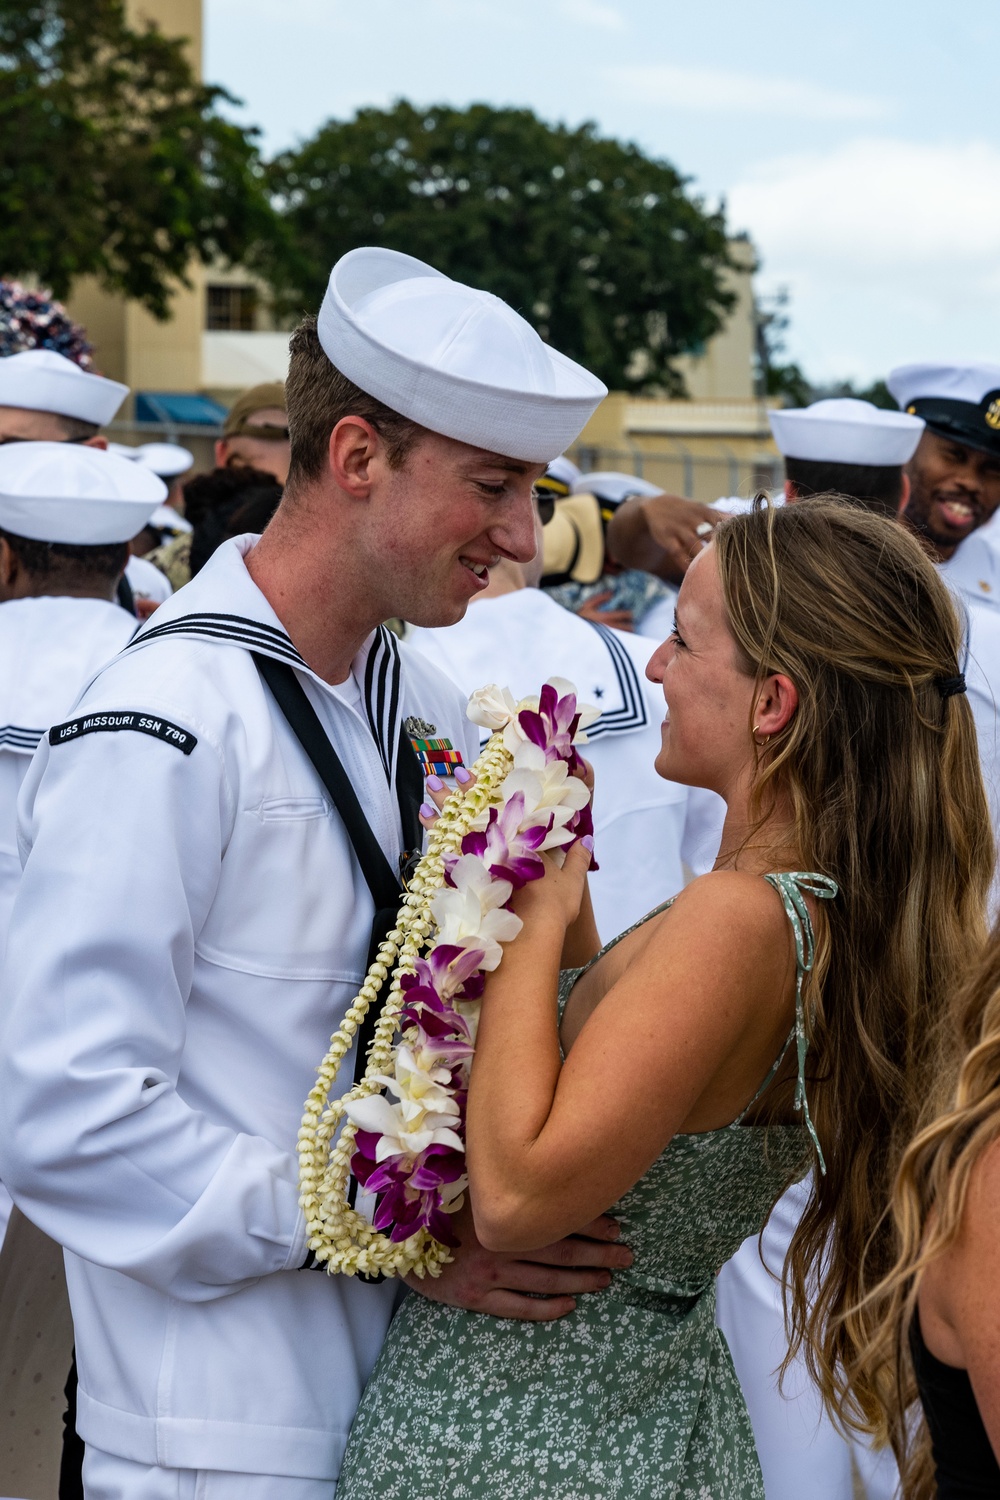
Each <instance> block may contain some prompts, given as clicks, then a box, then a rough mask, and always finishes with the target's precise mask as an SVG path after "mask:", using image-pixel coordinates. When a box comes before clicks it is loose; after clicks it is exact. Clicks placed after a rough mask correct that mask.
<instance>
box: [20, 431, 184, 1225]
mask: <svg viewBox="0 0 1000 1500" xmlns="http://www.w3.org/2000/svg"><path fill="white" fill-rule="evenodd" d="M162 496H163V485H162V484H161V482H160V481H159V480H158V479H155V478H154V477H153V476H152V475H151V474H149V473H136V471H135V469H134V467H133V466H132V465H129V464H123V463H122V461H121V460H120V459H114V458H112V457H111V455H110V454H106V453H98V452H95V451H94V450H93V449H83V448H77V447H71V446H70V445H68V444H64V443H30V442H29V443H17V444H11V445H9V446H7V445H5V446H4V447H2V448H0V958H2V956H3V951H4V948H5V946H6V942H7V923H8V921H9V919H10V911H11V907H12V906H13V904H14V895H15V893H16V891H17V887H18V882H19V881H20V878H21V862H20V860H19V859H18V856H17V843H16V837H15V832H16V822H17V819H16V809H17V796H18V792H19V791H20V789H21V782H22V781H23V779H24V775H25V772H26V771H27V769H28V766H29V765H30V763H31V757H32V755H33V754H34V753H35V747H36V746H37V744H38V742H39V740H40V739H41V738H42V736H43V734H44V733H45V732H46V730H48V728H49V727H50V725H52V724H54V723H55V722H56V720H57V719H60V718H62V717H64V716H65V715H66V714H67V713H68V712H69V710H70V709H71V708H72V706H73V704H74V703H75V701H76V698H77V696H78V694H79V692H80V690H81V688H83V687H84V685H85V684H86V683H87V682H88V681H89V680H90V678H91V677H92V676H93V675H94V673H95V672H96V671H97V669H98V668H99V667H101V666H103V665H104V663H105V662H106V661H109V660H110V658H111V657H112V656H115V655H116V654H117V653H118V652H119V651H120V650H122V648H123V647H124V646H126V645H127V644H128V642H129V640H130V639H131V637H132V635H133V634H134V632H135V629H136V622H135V620H134V618H133V617H132V616H131V615H129V614H127V613H126V611H125V610H123V609H122V608H121V607H120V606H119V605H118V603H117V602H116V601H115V587H116V585H117V583H118V579H119V578H120V577H121V573H122V569H123V568H124V566H125V557H126V551H127V543H128V539H129V537H130V536H133V535H134V533H135V530H136V528H137V527H141V526H142V525H143V524H144V523H145V520H146V519H147V518H148V517H149V515H150V514H151V512H152V511H153V510H154V509H155V507H156V506H157V505H158V504H159V503H160V501H161V499H162ZM129 527H131V528H132V529H131V530H129ZM53 543H54V544H55V546H54V547H53V546H52V545H51V544H53ZM9 1211H10V1200H9V1198H8V1196H7V1194H6V1192H5V1191H4V1190H3V1189H0V1242H2V1240H3V1234H4V1229H5V1227H6V1224H7V1219H8V1216H9Z"/></svg>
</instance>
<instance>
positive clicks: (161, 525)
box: [149, 505, 194, 536]
mask: <svg viewBox="0 0 1000 1500" xmlns="http://www.w3.org/2000/svg"><path fill="white" fill-rule="evenodd" d="M149 525H150V526H155V527H156V528H157V530H159V531H172V532H173V533H174V535H175V536H180V534H181V532H182V531H183V532H185V533H187V532H189V531H193V530H194V527H193V526H192V525H191V522H190V521H188V520H186V519H185V517H184V516H182V515H181V513H180V511H179V510H174V508H173V506H172V505H158V506H157V507H156V509H155V510H154V511H153V514H152V515H151V516H150V518H149Z"/></svg>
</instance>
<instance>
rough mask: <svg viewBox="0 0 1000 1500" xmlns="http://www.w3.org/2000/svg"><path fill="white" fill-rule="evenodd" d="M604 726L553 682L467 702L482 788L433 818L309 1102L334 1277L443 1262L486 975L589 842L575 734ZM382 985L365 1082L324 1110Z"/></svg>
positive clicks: (316, 1191)
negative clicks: (522, 905) (524, 904)
mask: <svg viewBox="0 0 1000 1500" xmlns="http://www.w3.org/2000/svg"><path fill="white" fill-rule="evenodd" d="M598 712H599V711H598V710H597V709H592V708H589V707H586V706H584V707H578V705H577V699H576V689H575V688H574V687H573V685H572V683H569V682H566V681H564V680H563V679H562V678H558V677H556V678H553V679H552V681H551V682H547V683H546V684H545V686H544V687H543V688H542V691H541V694H540V695H539V697H538V698H526V699H524V700H522V702H520V703H515V702H514V699H513V697H512V696H511V694H510V693H509V692H508V691H507V689H503V690H502V691H501V689H500V688H498V687H494V686H491V687H487V688H481V689H480V690H479V691H478V692H476V693H473V695H472V698H471V699H470V702H469V709H468V714H469V718H470V719H471V720H472V721H473V723H475V724H479V725H481V726H482V727H483V728H486V729H489V730H491V731H492V734H491V738H490V740H489V742H488V743H487V745H486V748H485V749H484V750H483V752H482V754H481V755H480V757H479V759H478V760H477V761H476V764H475V766H474V767H473V771H474V773H475V778H476V779H475V781H474V783H472V784H471V785H470V786H469V787H468V788H463V787H461V786H459V787H456V789H455V790H454V791H453V792H452V793H451V795H450V796H449V797H448V799H447V801H446V802H445V804H444V807H443V808H442V809H441V815H440V817H439V818H438V819H437V820H436V821H435V823H434V826H433V828H432V829H431V831H430V834H429V836H428V842H427V852H426V854H425V855H424V856H423V858H422V859H421V861H420V863H419V864H418V865H417V868H416V871H415V872H414V874H413V876H412V878H411V879H410V882H409V885H408V889H407V894H406V895H405V896H404V898H403V901H402V905H401V906H400V909H399V915H398V917H397V919H396V925H395V927H394V928H393V930H392V932H390V933H389V935H388V937H387V938H386V939H385V941H384V942H383V943H382V945H381V947H380V948H379V951H378V954H377V956H376V958H375V961H374V963H373V964H372V965H371V967H370V969H369V970H368V974H367V976H366V978H365V982H364V984H363V985H362V986H361V989H360V991H359V992H358V994H357V995H356V997H355V999H354V1001H353V1003H352V1004H351V1006H350V1008H349V1009H348V1011H347V1014H346V1015H345V1017H344V1020H343V1022H342V1024H341V1025H340V1027H339V1028H338V1030H337V1031H336V1032H335V1033H334V1035H333V1037H332V1038H331V1041H330V1048H329V1051H328V1052H327V1054H326V1056H325V1057H324V1059H323V1061H322V1063H321V1064H320V1068H319V1073H318V1077H317V1081H316V1085H315V1087H314V1088H313V1089H312V1091H311V1092H310V1094H309V1098H308V1099H307V1100H306V1105H305V1114H304V1116H303V1119H302V1126H301V1128H300V1130H299V1141H298V1151H299V1183H300V1187H301V1196H300V1199H299V1201H300V1203H301V1205H302V1208H303V1209H304V1211H305V1214H306V1224H307V1238H308V1244H309V1248H310V1250H311V1251H312V1253H313V1255H314V1256H315V1258H316V1260H317V1261H318V1262H320V1263H321V1264H323V1265H324V1266H325V1268H326V1270H328V1271H330V1272H333V1271H339V1272H341V1273H343V1274H345V1275H348V1276H353V1275H356V1274H358V1273H361V1274H363V1275H374V1274H376V1273H379V1272H380V1273H381V1274H382V1275H384V1276H405V1275H407V1274H408V1273H410V1272H415V1273H416V1274H417V1275H418V1276H423V1275H424V1274H425V1273H427V1272H430V1274H431V1275H432V1276H437V1275H439V1274H440V1271H441V1267H442V1266H443V1265H444V1264H445V1263H446V1262H447V1261H449V1260H450V1259H451V1254H450V1250H449V1246H453V1245H455V1244H457V1239H456V1237H455V1235H454V1233H453V1231H452V1229H451V1226H450V1221H449V1215H450V1214H452V1213H454V1212H456V1211H457V1210H458V1209H459V1208H461V1206H462V1202H463V1193H464V1190H465V1187H466V1184H467V1178H466V1174H465V1145H464V1132H465V1101H466V1095H467V1091H468V1086H469V1072H470V1069H471V1064H472V1054H473V1050H474V1047H475V1038H476V1024H477V1022H478V1019H479V1002H480V996H481V995H482V991H483V984H484V982H485V975H486V974H487V973H488V972H491V971H492V970H494V969H495V968H496V967H497V965H498V964H499V963H500V960H501V957H502V947H501V945H502V944H503V943H509V942H510V941H511V939H512V938H514V937H516V936H517V934H518V932H519V931H520V930H521V926H522V922H521V919H520V917H518V916H516V915H515V913H514V912H512V911H511V910H510V909H509V903H510V900H511V897H512V896H513V894H514V891H515V890H516V889H518V888H519V887H520V886H522V885H525V884H526V883H527V882H528V881H529V880H537V879H538V878H539V877H540V876H542V875H543V874H544V871H545V867H544V864H543V862H542V860H541V858H540V855H541V854H542V852H543V851H545V850H551V851H553V853H554V855H555V857H556V858H557V859H562V858H565V850H564V846H565V845H568V844H571V843H573V842H574V840H575V839H578V838H581V837H582V836H583V835H584V834H587V833H591V832H592V831H593V823H592V820H591V816H590V792H589V790H588V788H587V786H586V785H585V783H584V782H583V780H582V779H581V778H580V777H579V776H578V775H574V774H572V773H573V772H574V771H576V770H578V769H579V768H580V766H581V764H582V763H581V761H580V757H579V755H578V753H577V751H576V748H575V747H576V746H577V745H579V744H585V743H586V738H587V737H586V735H585V733H583V731H584V729H585V728H586V726H587V725H588V724H592V723H593V721H594V720H595V719H596V718H597V717H598ZM421 950H424V956H423V957H421V956H420V955H421ZM387 979H389V980H390V984H389V993H388V995H387V997H386V999H385V1001H384V1003H383V1006H382V1012H381V1015H380V1016H379V1019H378V1023H377V1025H376V1028H375V1036H374V1040H373V1041H372V1045H371V1048H370V1050H369V1053H368V1060H367V1066H366V1068H365V1072H364V1077H363V1078H361V1079H360V1080H359V1081H358V1082H357V1083H356V1084H355V1085H354V1087H353V1088H352V1089H351V1090H350V1092H349V1093H347V1094H345V1095H344V1096H343V1098H341V1099H331V1098H330V1092H331V1090H332V1088H333V1086H334V1083H335V1081H336V1078H337V1073H338V1070H339V1068H340V1065H341V1063H342V1062H343V1060H344V1057H345V1056H346V1055H347V1053H348V1052H349V1051H350V1049H351V1046H352V1044H353V1041H354V1038H355V1036H356V1034H357V1031H358V1028H359V1026H360V1025H361V1022H362V1021H363V1019H364V1017H365V1013H366V1012H367V1010H368V1007H369V1006H370V1005H371V1004H373V1003H374V1001H375V999H376V997H377V996H378V994H379V991H380V990H381V989H382V986H383V985H384V983H385V981H386V980H387ZM397 1034H399V1035H398V1040H397ZM387 1093H388V1094H389V1095H391V1096H393V1097H391V1098H389V1097H387V1096H386V1095H387ZM352 1173H353V1175H354V1176H355V1177H356V1179H357V1181H358V1182H359V1183H360V1184H361V1185H362V1186H363V1187H365V1189H366V1190H367V1191H368V1192H370V1193H376V1194H378V1198H377V1204H376V1209H375V1213H374V1217H373V1221H372V1222H369V1220H368V1219H367V1218H366V1217H365V1216H364V1215H363V1214H362V1213H359V1212H358V1211H357V1210H356V1209H355V1208H352V1207H351V1205H350V1203H349V1202H348V1187H349V1179H350V1177H351V1175H352Z"/></svg>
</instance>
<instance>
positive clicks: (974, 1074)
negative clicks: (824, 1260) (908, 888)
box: [855, 928, 1000, 1500]
mask: <svg viewBox="0 0 1000 1500" xmlns="http://www.w3.org/2000/svg"><path fill="white" fill-rule="evenodd" d="M957 1011H958V1015H959V1017H960V1019H961V1027H960V1035H961V1037H962V1039H963V1040H964V1041H965V1042H966V1044H967V1045H968V1046H969V1047H970V1049H971V1050H970V1051H969V1052H968V1055H967V1056H966V1057H965V1060H964V1062H962V1064H961V1069H960V1072H959V1076H958V1084H957V1087H956V1089H955V1090H954V1092H953V1094H952V1098H951V1100H950V1101H949V1107H948V1108H947V1109H946V1110H945V1111H944V1112H943V1113H942V1114H941V1115H940V1116H939V1118H938V1119H937V1120H935V1121H934V1122H933V1123H932V1124H931V1125H929V1126H927V1127H926V1128H925V1129H924V1130H923V1131H921V1132H920V1134H919V1135H918V1136H917V1137H916V1138H915V1140H914V1141H913V1143H912V1145H911V1146H910V1147H909V1149H908V1150H907V1152H906V1154H905V1156H904V1157H903V1163H902V1166H901V1168H900V1173H899V1180H898V1182H897V1184H896V1190H895V1193H894V1195H893V1211H894V1216H895V1220H896V1226H897V1230H898V1234H899V1244H900V1252H899V1258H898V1260H897V1263H896V1265H895V1267H894V1269H893V1271H892V1272H891V1274H890V1275H889V1276H888V1277H887V1278H886V1279H885V1280H884V1281H883V1282H882V1284H881V1285H880V1286H879V1287H877V1288H876V1289H875V1291H874V1292H873V1293H872V1296H871V1298H870V1299H869V1302H868V1305H867V1309H868V1314H869V1317H870V1316H871V1312H872V1311H873V1310H876V1311H877V1312H878V1313H879V1314H880V1317H879V1321H878V1322H877V1323H876V1324H875V1336H874V1338H873V1339H872V1342H871V1343H870V1345H869V1346H868V1348H867V1349H865V1350H864V1351H863V1352H862V1354H861V1356H860V1357H859V1359H858V1361H857V1364H856V1366H855V1370H856V1373H857V1374H858V1375H859V1376H860V1377H861V1378H862V1379H864V1380H865V1382H866V1383H872V1382H881V1383H882V1386H883V1392H884V1396H885V1422H886V1430H887V1432H888V1435H889V1437H890V1438H891V1441H892V1444H893V1447H894V1449H895V1450H896V1455H897V1457H898V1458H899V1460H900V1469H901V1472H902V1476H903V1493H904V1495H905V1496H906V1500H932V1497H934V1496H940V1497H942V1500H974V1497H980V1496H987V1495H988V1496H996V1495H1000V1462H998V1457H1000V928H997V929H996V930H995V931H994V933H993V935H992V937H991V939H990V942H989V944H988V946H987V947H986V949H985V951H984V952H983V954H982V956H981V958H980V959H979V961H978V963H977V964H976V966H975V968H974V970H973V972H972V974H971V975H970V977H969V980H968V982H967V984H966V985H965V987H964V989H963V990H962V992H961V993H960V995H959V997H958V1004H957ZM949 1061H950V1059H949V1058H948V1057H947V1055H946V1056H945V1057H944V1058H943V1059H942V1071H943V1072H944V1073H945V1074H947V1072H948V1063H949ZM951 1071H952V1076H954V1069H952V1070H951ZM917 1395H919V1398H920V1403H921V1408H922V1413H921V1410H920V1409H919V1408H916V1409H915V1408H914V1406H913V1402H914V1399H915V1396H917ZM921 1416H922V1420H921Z"/></svg>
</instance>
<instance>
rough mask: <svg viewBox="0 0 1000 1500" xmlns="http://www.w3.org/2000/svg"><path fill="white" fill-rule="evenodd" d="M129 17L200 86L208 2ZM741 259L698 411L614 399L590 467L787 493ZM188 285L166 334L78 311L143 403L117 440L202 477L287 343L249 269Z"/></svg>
mask: <svg viewBox="0 0 1000 1500" xmlns="http://www.w3.org/2000/svg"><path fill="white" fill-rule="evenodd" d="M126 10H127V13H128V16H129V18H130V19H131V20H132V21H133V22H135V23H141V22H143V21H154V22H155V23H156V24H157V25H158V26H159V27H160V28H161V29H162V30H163V31H164V32H166V33H167V34H168V35H173V36H182V37H185V38H187V41H188V47H189V52H190V56H191V60H192V63H193V64H194V66H195V68H196V69H197V70H198V72H199V73H200V71H201V47H202V0H126ZM732 248H733V259H734V262H735V267H734V269H733V270H732V271H731V272H730V273H729V279H730V284H731V286H732V289H733V290H734V291H735V293H736V305H735V307H734V310H733V312H732V314H731V316H730V318H729V320H728V322H727V324H726V326H725V327H724V328H723V329H722V330H721V332H719V333H718V334H717V335H716V336H715V338H713V339H712V340H711V341H710V342H709V343H708V345H707V346H706V348H705V350H704V352H703V353H702V354H699V355H698V356H686V357H685V358H684V359H682V360H681V361H680V362H679V363H680V368H681V370H682V372H683V375H684V379H685V383H686V385H687V389H688V393H689V397H690V399H689V400H683V401H679V400H659V399H655V398H646V397H636V396H631V395H628V394H625V393H622V392H613V393H612V394H611V395H610V396H609V397H608V399H607V400H606V401H605V402H604V403H603V404H602V405H601V407H600V409H599V410H598V411H597V412H596V413H595V415H594V417H593V418H592V419H591V421H590V422H589V423H588V424H587V427H586V428H585V429H584V432H583V433H582V435H581V437H580V440H579V443H578V444H577V445H576V447H575V448H574V450H573V456H574V457H575V458H576V460H577V462H579V463H580V465H581V467H583V468H585V469H589V470H593V469H620V470H624V471H626V472H628V473H635V474H641V475H643V476H644V477H645V478H647V479H650V480H652V481H653V482H654V483H656V484H660V485H662V486H663V487H664V488H665V489H668V490H671V491H673V492H674V493H679V494H684V495H691V496H693V497H695V498H697V499H704V500H709V499H715V498H716V497H717V496H719V495H723V494H735V493H740V494H750V493H752V492H753V491H754V490H755V489H757V488H760V487H761V486H769V485H771V484H773V483H775V482H776V481H777V478H778V476H779V471H780V462H781V461H780V458H779V457H778V454H777V450H776V449H775V447H774V443H773V442H772V440H771V435H770V430H769V428H768V424H767V410H766V405H765V403H764V402H763V401H762V400H761V399H760V398H758V397H757V396H756V394H755V392H754V339H755V322H754V302H753V290H752V272H753V267H754V252H753V247H752V246H751V244H750V242H749V241H748V240H746V239H735V240H734V241H733V242H732ZM189 279H190V285H189V286H178V287H177V289H176V291H175V293H174V296H173V299H172V302H171V316H170V318H169V319H168V320H167V321H166V322H163V323H160V322H158V321H157V320H156V319H155V318H154V317H153V316H152V315H151V314H150V313H148V312H146V310H145V309H144V308H142V307H140V306H139V305H138V304H137V303H135V302H129V301H126V300H125V299H124V298H122V297H118V296H114V295H112V294H111V293H109V292H106V291H104V290H103V289H102V288H101V287H100V286H98V284H97V282H96V281H95V280H94V279H93V278H91V277H86V278H82V279H81V280H80V281H79V282H78V283H77V285H76V286H75V287H74V289H73V292H72V295H71V296H70V297H69V298H68V299H67V304H68V307H69V310H70V312H71V313H72V315H73V316H74V317H75V318H77V319H78V320H79V321H80V322H81V323H82V324H83V325H84V326H85V327H86V329H87V332H88V336H89V337H90V339H91V341H92V343H93V344H94V345H95V349H96V364H97V367H98V368H99V369H100V370H101V372H102V373H103V374H105V375H109V376H111V377H112V378H113V379H115V380H122V381H124V382H125V383H126V384H127V385H128V386H129V387H130V388H131V390H132V393H133V394H132V397H131V398H130V399H129V402H128V403H127V404H126V406H125V408H124V409H123V411H122V416H121V419H120V420H119V421H118V422H116V423H114V424H113V425H114V427H115V428H116V429H117V430H118V433H119V435H120V436H122V437H124V438H125V440H126V441H130V440H131V441H141V440H143V439H144V438H145V437H148V436H149V435H150V434H152V433H154V432H157V433H161V434H163V433H165V435H168V436H171V437H174V438H175V439H177V440H179V441H181V442H183V443H185V444H186V445H187V446H188V447H190V448H193V450H194V451H195V453H196V457H197V459H198V463H199V466H200V467H201V466H206V465H207V464H208V463H209V462H210V452H211V443H210V437H211V436H212V434H213V433H214V431H215V428H216V424H217V421H218V419H219V417H220V416H221V411H222V408H224V407H226V406H228V405H229V404H230V402H231V401H232V400H233V398H234V396H235V395H236V393H237V392H238V391H240V390H243V389H245V388H246V387H247V386H249V385H256V384H258V383H259V382H261V381H265V380H282V379H284V376H285V373H286V370H287V366H288V333H287V332H285V331H281V330H280V329H278V328H276V327H275V325H274V321H273V319H272V318H271V317H270V314H269V308H268V298H267V288H266V287H265V286H264V285H263V284H261V283H260V282H257V281H255V280H254V278H253V277H252V276H250V275H249V274H248V273H247V272H246V271H244V270H242V269H240V268H239V267H235V268H227V269H221V268H214V267H204V266H201V265H199V264H192V267H191V270H190V273H189ZM199 397H200V398H203V399H201V400H197V399H195V400H192V398H199ZM204 398H207V399H204ZM193 419H194V420H193Z"/></svg>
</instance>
